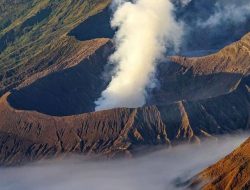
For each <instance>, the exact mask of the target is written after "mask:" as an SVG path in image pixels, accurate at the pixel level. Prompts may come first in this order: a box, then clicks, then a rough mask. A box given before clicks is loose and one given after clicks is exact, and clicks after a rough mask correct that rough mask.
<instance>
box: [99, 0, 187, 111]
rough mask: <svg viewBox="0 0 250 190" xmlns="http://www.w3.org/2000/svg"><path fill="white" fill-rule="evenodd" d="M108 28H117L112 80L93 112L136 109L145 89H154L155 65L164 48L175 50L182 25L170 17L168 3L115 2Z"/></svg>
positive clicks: (154, 0)
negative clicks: (112, 109)
mask: <svg viewBox="0 0 250 190" xmlns="http://www.w3.org/2000/svg"><path fill="white" fill-rule="evenodd" d="M116 5H117V6H118V7H117V9H116V11H115V13H114V16H113V19H112V21H111V25H112V27H113V28H117V29H118V31H117V33H116V35H115V38H114V40H115V45H116V51H115V52H114V54H113V55H111V57H110V62H111V63H112V64H114V65H115V68H116V69H115V72H114V74H113V77H112V80H111V82H110V84H109V86H108V87H107V89H106V90H105V91H103V92H102V96H101V97H100V98H99V99H98V100H97V101H96V102H95V103H96V105H97V106H96V110H102V109H109V108H114V107H139V106H142V105H144V104H145V99H146V88H147V87H149V88H150V87H153V86H154V74H155V69H156V65H157V63H158V62H159V61H160V60H161V57H162V56H163V54H164V53H165V52H166V50H167V48H169V47H174V48H175V49H178V47H179V45H180V40H181V36H182V24H180V23H178V22H176V20H175V18H174V16H173V10H174V6H173V4H172V3H171V2H170V0H136V1H133V2H124V1H121V0H118V2H117V3H116Z"/></svg>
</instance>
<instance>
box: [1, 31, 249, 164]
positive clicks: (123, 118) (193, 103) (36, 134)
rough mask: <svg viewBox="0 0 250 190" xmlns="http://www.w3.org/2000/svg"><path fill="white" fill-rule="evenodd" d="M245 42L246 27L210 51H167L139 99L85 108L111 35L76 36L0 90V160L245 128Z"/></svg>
mask: <svg viewBox="0 0 250 190" xmlns="http://www.w3.org/2000/svg"><path fill="white" fill-rule="evenodd" d="M249 44H250V34H247V35H246V36H244V37H243V38H242V40H240V41H238V42H235V43H233V44H231V45H229V46H227V47H225V48H224V49H223V50H221V51H219V52H218V53H215V54H213V55H209V56H205V57H200V58H186V57H176V56H175V57H170V58H169V60H168V61H167V62H166V63H162V64H160V65H159V69H158V70H159V72H158V79H159V83H160V86H161V88H156V89H155V90H153V91H152V92H151V97H150V99H149V100H148V103H147V105H146V106H145V107H142V108H135V109H128V108H117V109H112V110H107V111H101V112H91V110H93V108H94V104H93V100H94V99H96V97H98V96H99V95H100V93H101V91H102V89H104V88H105V86H106V85H107V83H108V81H109V77H107V78H105V76H103V75H102V73H103V71H104V69H105V68H106V63H107V61H106V60H107V57H108V55H109V54H110V52H112V42H111V41H110V40H108V39H97V40H90V41H86V42H82V43H81V46H80V47H81V48H77V49H76V50H75V53H74V54H72V55H71V56H69V57H68V58H67V59H61V60H60V62H58V64H54V66H50V67H47V69H45V70H43V71H41V72H37V73H36V74H34V75H32V76H31V77H29V78H27V79H26V80H25V81H24V82H23V83H21V84H20V85H19V86H18V87H17V88H16V89H13V90H12V91H10V92H8V93H5V94H4V95H3V96H2V97H1V99H0V121H1V122H0V163H1V165H9V164H11V165H12V164H20V163H24V162H26V161H34V160H39V159H42V158H48V157H55V156H60V155H63V154H68V153H78V154H90V155H93V154H99V155H107V156H111V157H113V156H118V155H126V154H128V155H131V154H132V155H133V154H135V153H136V150H137V149H138V148H140V147H144V146H150V145H165V146H170V145H173V144H175V143H179V142H183V141H184V142H200V140H202V138H203V137H206V138H212V137H213V136H215V135H218V134H228V133H234V132H236V131H238V130H240V129H241V130H245V129H248V128H249V102H250V97H249V85H250V84H249V82H250V80H249V64H247V63H249V60H250V54H249V49H250V48H249V47H250V45H249ZM104 78H105V79H106V80H104ZM105 81H106V82H105ZM39 112H40V113H39ZM86 112H91V113H86Z"/></svg>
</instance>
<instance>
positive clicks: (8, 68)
mask: <svg viewBox="0 0 250 190" xmlns="http://www.w3.org/2000/svg"><path fill="white" fill-rule="evenodd" d="M109 3H110V0H91V1H90V0H86V1H82V0H81V1H75V0H64V1H54V0H44V1H39V0H31V1H27V0H18V1H13V4H14V5H13V4H12V3H10V2H9V1H5V0H4V1H1V2H0V9H1V11H0V23H1V26H0V95H2V94H3V93H4V92H6V91H8V90H10V89H12V88H14V87H16V86H17V85H18V84H20V83H21V82H23V81H24V80H26V79H27V78H28V77H30V76H31V75H33V74H35V73H37V72H40V71H43V70H44V69H46V68H47V67H49V66H51V65H53V64H58V63H60V62H61V60H63V59H66V58H67V57H69V56H72V54H75V53H76V49H78V48H81V47H82V46H86V44H85V45H84V43H82V42H80V41H79V40H77V39H75V37H74V36H69V35H68V33H69V32H70V31H71V30H73V29H74V28H76V27H77V26H78V25H80V24H81V23H82V22H83V21H85V20H86V19H87V18H89V17H91V16H92V15H95V14H97V13H99V12H100V11H102V10H103V9H104V8H106V7H107V5H108V4H109ZM13 7H15V10H13ZM14 12H15V14H13V13H14ZM1 20H2V21H1ZM93 32H95V28H91V27H90V28H89V31H88V34H90V33H93ZM83 35H84V34H83ZM86 35H87V34H86ZM85 48H86V47H85Z"/></svg>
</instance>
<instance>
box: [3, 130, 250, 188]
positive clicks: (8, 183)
mask: <svg viewBox="0 0 250 190" xmlns="http://www.w3.org/2000/svg"><path fill="white" fill-rule="evenodd" d="M246 136H247V134H246ZM246 136H233V137H230V136H226V137H220V140H218V141H206V142H204V143H203V144H201V145H179V146H177V147H174V148H170V149H162V150H159V151H157V152H153V153H150V154H148V155H144V156H143V157H138V158H135V159H123V160H111V161H88V160H84V159H83V158H81V157H75V158H71V159H66V160H61V161H60V160H52V161H47V162H45V161H44V162H40V163H36V164H32V165H28V166H24V167H18V168H5V169H4V168H2V169H0V179H1V180H0V187H1V190H44V189H46V190H79V189H83V190H166V189H168V190H175V189H176V188H175V184H174V182H175V181H176V179H177V178H179V177H180V178H184V179H186V178H189V177H191V176H193V175H194V174H196V173H197V172H198V171H200V170H201V169H203V168H205V167H207V166H209V165H210V164H212V163H214V162H215V161H217V160H219V159H220V158H222V157H224V156H225V155H226V154H228V153H229V152H231V151H232V150H233V149H234V148H235V147H237V146H238V145H239V144H241V143H242V142H243V141H244V140H245V139H246Z"/></svg>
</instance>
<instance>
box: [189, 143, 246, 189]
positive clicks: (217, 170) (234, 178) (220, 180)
mask: <svg viewBox="0 0 250 190" xmlns="http://www.w3.org/2000/svg"><path fill="white" fill-rule="evenodd" d="M190 188H191V189H203V190H208V189H214V190H219V189H225V190H229V189H234V190H246V189H249V188H250V139H248V140H247V141H246V142H244V143H243V144H242V145H241V146H240V147H239V148H237V149H236V150H235V151H233V152H232V153H231V154H229V155H228V156H226V157H225V158H224V159H222V160H220V161H219V162H217V163H216V164H214V165H212V166H210V167H209V168H207V169H206V170H204V171H203V172H201V173H200V174H198V175H197V176H196V177H195V178H194V179H192V181H191V185H190Z"/></svg>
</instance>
